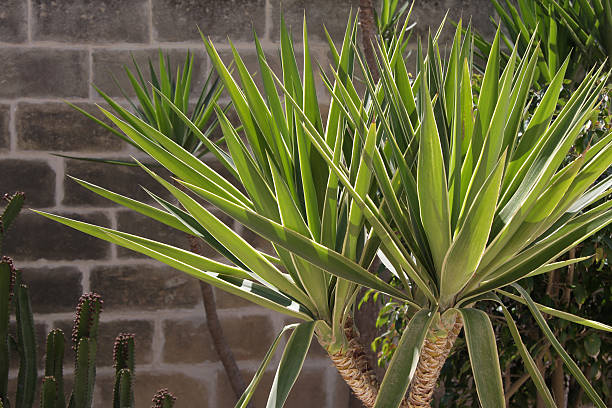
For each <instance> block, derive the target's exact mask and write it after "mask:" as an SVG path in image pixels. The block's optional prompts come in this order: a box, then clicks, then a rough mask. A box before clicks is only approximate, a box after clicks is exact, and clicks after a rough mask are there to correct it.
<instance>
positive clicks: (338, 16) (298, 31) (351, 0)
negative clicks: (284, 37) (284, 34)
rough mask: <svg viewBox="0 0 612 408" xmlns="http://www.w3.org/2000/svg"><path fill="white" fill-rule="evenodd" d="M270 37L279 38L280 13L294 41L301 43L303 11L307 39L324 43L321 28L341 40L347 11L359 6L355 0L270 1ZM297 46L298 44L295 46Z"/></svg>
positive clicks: (324, 37) (346, 19)
mask: <svg viewBox="0 0 612 408" xmlns="http://www.w3.org/2000/svg"><path fill="white" fill-rule="evenodd" d="M271 3H272V23H273V26H272V33H271V34H272V39H273V40H274V41H278V40H279V38H280V30H281V29H280V28H281V24H280V23H281V13H282V15H283V17H284V18H285V23H286V24H287V27H289V28H290V29H291V32H292V34H293V39H294V42H295V43H301V42H302V23H303V21H304V13H306V24H307V28H308V40H309V42H310V43H313V42H315V41H319V42H324V43H325V44H327V38H326V36H325V30H324V29H323V26H325V27H327V31H328V32H329V35H330V36H331V38H332V39H333V40H334V41H336V42H340V43H341V42H342V39H343V38H344V32H345V30H346V25H347V22H348V16H349V12H350V11H351V9H352V11H353V16H354V15H355V13H356V12H357V8H358V7H359V1H357V0H336V1H327V0H314V1H308V0H282V1H281V0H272V1H271ZM296 48H297V49H299V46H298V47H296Z"/></svg>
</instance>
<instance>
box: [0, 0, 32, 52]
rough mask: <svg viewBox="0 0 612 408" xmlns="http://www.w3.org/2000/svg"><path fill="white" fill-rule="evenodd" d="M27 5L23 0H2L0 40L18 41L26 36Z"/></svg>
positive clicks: (22, 40) (21, 40)
mask: <svg viewBox="0 0 612 408" xmlns="http://www.w3.org/2000/svg"><path fill="white" fill-rule="evenodd" d="M27 13H28V5H27V3H26V2H25V1H23V0H3V1H2V8H1V9H0V42H10V43H20V42H24V41H25V40H26V39H27V36H28V34H27V33H28V22H27Z"/></svg>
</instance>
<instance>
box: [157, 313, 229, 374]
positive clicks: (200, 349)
mask: <svg viewBox="0 0 612 408" xmlns="http://www.w3.org/2000/svg"><path fill="white" fill-rule="evenodd" d="M202 316H204V311H202ZM163 331H164V339H165V342H164V350H163V361H164V363H178V364H180V363H191V364H196V363H202V362H205V361H217V360H218V359H219V358H218V357H217V353H216V352H215V349H214V346H213V342H212V338H211V337H210V333H209V332H208V327H207V326H206V322H205V321H204V319H203V318H197V319H185V320H165V321H164V322H163Z"/></svg>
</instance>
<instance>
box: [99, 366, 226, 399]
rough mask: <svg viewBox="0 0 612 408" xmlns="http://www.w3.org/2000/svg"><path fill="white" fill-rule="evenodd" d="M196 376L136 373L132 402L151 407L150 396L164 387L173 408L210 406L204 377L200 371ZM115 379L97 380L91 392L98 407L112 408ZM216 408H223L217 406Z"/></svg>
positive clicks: (178, 373) (139, 371)
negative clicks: (171, 397)
mask: <svg viewBox="0 0 612 408" xmlns="http://www.w3.org/2000/svg"><path fill="white" fill-rule="evenodd" d="M197 374H198V375H197V377H191V376H189V375H186V374H185V373H182V372H172V371H168V372H159V371H155V372H150V371H144V370H137V371H136V376H135V382H134V400H135V401H136V406H137V407H149V406H151V399H152V398H153V395H155V393H156V392H157V391H158V390H159V389H161V388H167V389H168V390H170V392H171V393H172V394H174V396H175V397H176V402H175V404H174V407H176V408H192V407H213V406H214V405H210V404H208V400H209V398H210V391H209V390H210V387H211V386H212V385H211V384H210V382H209V381H208V378H207V375H206V374H205V373H204V372H203V371H200V372H198V373H197ZM114 382H115V379H114V377H113V376H109V375H99V376H98V377H97V378H96V389H95V393H94V399H95V403H94V406H95V407H97V408H105V407H111V406H112V405H113V393H112V392H111V390H112V389H113V384H114ZM218 407H219V408H225V406H224V405H219V406H218Z"/></svg>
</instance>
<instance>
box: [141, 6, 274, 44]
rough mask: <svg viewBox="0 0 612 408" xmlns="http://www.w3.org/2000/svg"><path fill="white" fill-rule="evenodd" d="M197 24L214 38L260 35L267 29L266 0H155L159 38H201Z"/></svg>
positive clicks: (154, 17) (236, 38)
mask: <svg viewBox="0 0 612 408" xmlns="http://www.w3.org/2000/svg"><path fill="white" fill-rule="evenodd" d="M198 27H199V28H200V30H202V33H204V35H205V36H211V38H212V39H213V40H222V41H224V42H226V41H227V38H228V37H229V38H230V39H231V40H232V41H240V40H246V41H250V40H252V38H253V28H254V29H255V31H256V32H257V34H258V35H259V36H262V35H263V34H264V29H265V1H264V0H226V1H215V0H153V32H154V33H155V34H154V35H155V39H156V40H158V41H190V40H195V41H197V40H200V34H199V33H198Z"/></svg>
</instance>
